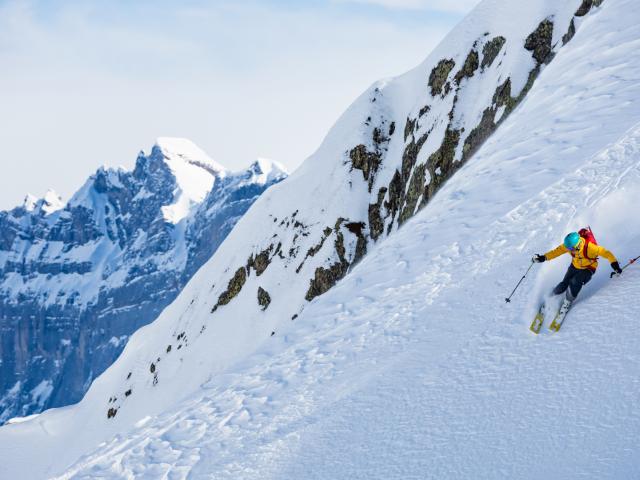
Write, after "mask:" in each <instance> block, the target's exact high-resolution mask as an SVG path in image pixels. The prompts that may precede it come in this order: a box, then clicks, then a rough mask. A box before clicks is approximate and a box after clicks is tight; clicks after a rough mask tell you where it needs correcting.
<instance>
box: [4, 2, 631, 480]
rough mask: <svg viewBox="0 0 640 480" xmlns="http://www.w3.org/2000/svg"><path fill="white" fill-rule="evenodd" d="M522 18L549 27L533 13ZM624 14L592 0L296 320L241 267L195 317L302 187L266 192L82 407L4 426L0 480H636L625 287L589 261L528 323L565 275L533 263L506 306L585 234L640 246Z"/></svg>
mask: <svg viewBox="0 0 640 480" xmlns="http://www.w3.org/2000/svg"><path fill="white" fill-rule="evenodd" d="M523 3H524V2H523ZM526 3H527V4H528V5H533V6H532V7H530V8H532V9H535V8H539V9H540V12H539V13H540V14H541V15H542V16H543V17H544V16H546V15H545V14H546V13H548V10H545V9H546V8H548V7H549V4H550V3H547V2H526ZM577 3H579V2H577ZM577 3H576V5H571V7H572V9H573V10H575V8H577V6H578V4H577ZM636 3H637V2H634V1H633V0H607V1H606V2H605V3H604V5H603V6H602V7H601V8H599V9H596V10H595V11H594V12H592V13H590V14H589V16H588V17H586V18H584V19H582V20H581V23H582V25H580V28H579V29H578V30H577V33H576V36H575V38H574V39H573V40H572V41H571V42H570V43H568V44H567V45H566V46H565V47H564V48H562V49H561V50H560V51H559V52H558V53H557V55H556V58H555V59H554V60H553V62H551V63H550V64H549V65H548V66H547V67H546V68H545V69H543V70H542V72H541V74H540V77H539V79H538V80H537V82H536V83H535V84H534V85H533V87H532V88H531V90H530V92H529V94H528V95H527V97H526V99H525V100H524V101H523V103H522V104H521V105H520V106H519V107H518V108H517V109H515V110H514V111H513V113H512V114H511V115H510V116H509V117H508V118H507V119H506V120H505V121H504V123H502V125H501V126H500V128H499V129H498V130H497V132H496V133H495V134H494V135H493V136H491V137H490V139H489V140H488V141H487V142H486V143H485V144H484V146H483V147H482V148H481V149H480V150H479V151H478V153H476V155H475V156H474V157H473V158H472V159H471V160H470V161H469V162H468V163H466V164H465V165H464V166H463V167H461V168H460V170H459V171H458V172H457V173H456V174H455V175H454V176H452V177H451V178H450V179H449V180H448V182H447V183H445V184H444V186H443V187H442V188H441V190H440V191H439V192H438V194H437V195H435V196H434V197H433V198H432V199H431V201H430V202H429V203H428V204H427V205H426V206H425V207H424V208H423V209H422V210H420V211H419V213H417V215H416V216H415V217H414V218H412V219H409V220H408V221H406V223H405V225H404V226H403V228H401V229H399V230H398V231H397V232H395V233H393V234H392V235H390V236H389V237H388V238H387V239H386V240H384V241H380V242H378V243H377V244H375V245H371V246H370V247H369V252H368V254H367V256H365V257H364V258H363V259H362V261H361V262H360V263H359V264H358V265H356V266H355V267H353V268H352V269H351V270H350V271H349V273H348V275H346V277H345V278H344V279H343V280H342V281H340V282H339V283H338V284H337V285H336V286H335V287H334V288H333V289H331V290H329V291H328V292H327V293H325V294H324V295H322V296H319V297H317V298H315V299H314V300H313V301H312V302H310V303H308V304H306V305H305V308H304V310H303V311H302V312H301V313H299V315H298V317H296V318H295V320H294V321H291V320H290V316H289V315H286V316H285V313H287V312H288V310H287V308H286V307H287V306H290V305H291V304H292V303H293V304H294V306H295V305H296V304H295V303H294V302H293V301H292V299H294V300H295V298H296V293H297V292H296V289H298V288H299V286H297V285H295V284H290V283H285V282H287V281H288V282H290V281H291V280H290V278H291V277H288V276H286V275H284V274H283V273H282V270H280V269H278V270H275V269H272V268H271V266H270V267H269V268H268V269H267V270H264V271H263V272H262V275H265V276H267V275H271V276H272V277H273V276H274V275H276V274H278V275H280V276H279V277H276V278H270V280H269V281H270V282H272V283H271V284H276V283H277V282H278V281H280V282H283V283H285V287H284V288H287V289H288V290H289V291H290V293H291V295H290V296H283V298H281V299H278V298H276V297H275V296H274V298H272V303H271V304H270V305H268V308H267V310H266V311H265V312H264V314H263V315H260V314H259V313H258V314H256V313H255V312H254V311H253V310H251V308H252V307H251V306H252V305H253V304H254V303H249V299H250V298H251V297H253V298H251V300H252V302H255V295H256V291H255V286H258V285H260V284H261V283H262V282H263V280H262V275H259V276H258V275H257V274H256V273H255V272H254V269H253V267H252V269H251V274H250V276H249V278H250V280H247V285H251V287H252V288H251V290H250V291H249V293H247V287H246V286H245V287H243V288H242V289H241V292H240V296H239V297H238V298H236V300H235V301H233V302H230V303H228V304H224V305H221V306H219V308H218V310H217V311H216V312H214V314H213V315H212V316H210V317H208V318H207V320H206V321H204V323H200V321H201V320H204V318H205V317H204V315H203V313H202V310H203V307H204V306H206V307H208V308H209V309H210V308H213V307H214V306H215V305H217V304H218V303H219V302H216V299H219V295H218V292H219V291H220V290H217V288H219V287H217V284H218V283H219V280H218V279H219V278H220V276H221V275H220V274H219V272H221V273H224V269H225V268H227V269H228V273H227V275H226V276H224V275H223V276H222V277H223V278H224V280H223V281H222V283H223V287H225V286H227V279H228V278H229V277H230V276H231V275H232V274H233V271H232V268H233V266H234V265H237V263H238V261H244V257H243V255H244V252H239V253H235V248H232V247H236V246H234V245H232V241H234V240H236V239H237V238H239V236H240V235H244V234H245V233H247V232H249V231H251V229H252V228H254V229H255V228H256V224H255V223H252V222H256V220H255V217H256V216H257V215H258V214H262V213H263V212H265V210H266V211H267V212H272V215H273V216H275V217H277V219H278V220H277V222H280V221H281V219H282V217H281V215H280V213H281V212H279V211H277V210H276V209H277V208H278V207H279V205H278V203H277V201H276V200H277V199H278V195H281V194H280V193H279V192H280V191H287V189H290V188H291V189H293V188H295V186H296V182H300V181H301V180H300V179H301V178H304V177H303V176H302V175H303V174H297V175H294V176H292V177H290V179H289V180H287V181H286V182H283V183H281V184H279V185H277V186H275V187H274V188H272V189H271V190H270V191H269V192H268V193H267V194H266V195H264V196H263V197H261V199H260V200H259V201H258V202H257V203H256V204H254V206H253V207H252V209H251V210H250V211H249V212H248V214H247V215H246V216H245V217H244V218H243V219H242V220H241V221H240V222H239V223H238V225H237V227H236V229H235V230H234V232H232V234H231V235H230V237H229V239H228V240H227V242H225V244H223V245H222V247H221V248H220V250H219V251H218V253H217V254H216V255H215V256H214V257H213V259H212V260H211V262H209V263H208V264H207V265H205V266H204V267H203V268H202V269H201V270H200V271H199V272H198V273H197V274H196V275H195V276H194V278H193V279H192V281H191V282H190V283H189V284H188V285H187V287H186V288H185V290H184V291H183V293H182V294H181V295H180V296H179V297H178V299H177V300H176V302H174V304H172V305H171V306H169V307H168V308H167V309H166V310H165V311H164V312H163V314H162V315H161V316H160V317H159V319H158V320H157V321H156V322H154V324H152V325H150V326H148V327H145V328H144V329H143V330H142V331H140V332H139V333H138V334H136V335H135V336H134V337H133V338H132V340H131V341H130V343H129V345H128V346H127V348H126V349H125V352H124V353H123V356H122V358H121V359H120V360H119V361H118V362H116V364H114V365H113V367H112V368H111V369H110V370H109V371H108V372H107V373H106V374H105V375H103V376H101V377H100V378H99V379H97V380H96V382H94V385H93V386H92V388H91V389H90V391H89V392H88V394H87V396H86V397H85V399H84V400H83V402H81V403H80V404H79V405H77V406H75V407H71V408H66V409H61V410H57V411H50V412H46V413H44V414H42V415H40V416H39V417H37V418H35V419H32V420H30V421H27V422H24V423H21V424H18V425H9V426H5V427H3V428H2V429H0V446H1V449H0V450H1V451H2V452H3V453H2V458H1V460H2V462H0V469H2V470H0V473H2V474H3V476H8V477H10V476H12V475H13V476H16V475H18V474H19V475H22V476H23V477H25V478H29V477H31V478H42V477H46V476H47V475H49V476H53V475H61V477H60V478H95V477H103V478H110V477H112V478H137V477H143V478H144V477H146V478H163V477H165V478H211V477H213V478H258V477H259V478H470V477H471V478H584V477H589V476H592V477H593V478H634V477H636V476H637V475H638V473H639V472H638V470H639V468H640V464H639V463H638V460H637V455H635V454H636V453H637V452H636V442H635V439H636V438H637V436H638V432H639V430H640V428H639V427H640V424H639V420H640V419H639V418H638V415H637V412H635V411H634V409H633V400H634V399H635V398H637V396H638V394H639V393H640V391H639V390H640V384H639V383H638V382H637V380H636V379H635V373H636V372H637V371H638V367H639V365H638V363H639V360H640V358H639V357H638V354H637V348H636V344H637V342H636V341H635V339H636V325H635V323H636V322H635V318H637V316H638V313H640V303H639V302H638V301H637V297H638V296H637V294H638V293H639V292H638V288H637V280H638V278H640V273H638V271H635V270H634V269H633V268H634V267H630V268H629V269H628V270H627V271H626V272H625V275H624V276H623V277H621V278H619V279H616V280H613V281H609V280H608V271H607V267H606V262H604V264H603V265H602V266H601V268H600V271H599V273H598V275H597V276H596V278H595V279H594V280H593V281H592V282H591V283H590V284H589V285H588V286H587V287H586V288H585V291H584V292H583V293H582V294H581V301H580V302H579V303H578V304H576V306H575V309H574V310H573V311H572V312H571V314H570V316H569V317H568V319H567V321H566V322H565V325H564V326H563V329H562V331H561V332H560V333H559V334H557V335H550V334H549V333H547V332H546V331H545V333H543V334H542V335H540V336H537V337H536V336H533V335H531V334H530V333H529V332H528V329H527V328H528V324H529V322H530V318H531V316H532V313H533V311H534V309H535V305H536V304H537V302H538V301H539V299H540V297H541V296H542V295H543V292H545V291H546V290H547V289H548V288H550V287H551V286H552V285H553V283H554V282H555V281H556V280H557V278H558V277H559V276H560V275H561V274H562V273H563V269H564V268H565V266H566V263H567V262H566V260H556V261H555V262H554V263H550V264H544V265H542V266H536V267H535V268H536V270H535V271H534V273H533V274H532V275H531V277H530V278H529V279H528V280H527V282H526V283H525V284H524V286H523V288H522V290H521V291H520V292H519V294H518V295H516V296H515V297H514V301H513V303H512V304H509V305H506V304H505V303H504V301H503V298H504V297H505V296H506V295H507V294H508V293H509V291H510V290H511V288H512V287H513V284H515V282H516V281H517V280H518V279H519V278H520V276H521V274H522V273H523V272H524V270H525V269H526V267H527V266H528V262H529V261H530V260H529V259H530V256H531V254H532V253H534V252H541V251H544V250H546V249H548V248H550V247H552V246H555V244H556V243H558V242H559V241H560V240H561V238H562V236H563V235H564V234H565V233H566V232H567V231H568V230H570V229H574V228H575V227H576V226H578V225H583V224H584V223H590V224H591V226H592V227H593V228H594V230H595V232H596V234H597V236H598V239H599V240H600V242H601V243H602V244H604V245H606V246H608V247H609V248H611V249H612V250H613V251H614V253H616V254H617V255H618V257H619V258H620V259H621V260H624V259H625V258H627V257H631V256H635V255H638V253H640V252H636V251H634V246H637V245H638V240H639V239H640V226H639V225H638V222H637V221H636V220H635V218H634V216H635V212H634V211H633V209H630V208H624V207H625V206H626V205H628V204H632V203H631V202H635V201H637V200H638V199H640V186H639V185H640V182H639V180H640V114H639V113H638V107H637V98H639V97H638V95H639V93H640V58H638V57H639V56H640V54H639V53H638V52H639V50H638V46H639V44H640V40H639V38H638V29H637V24H638V20H639V19H640V7H638V6H637V5H636ZM496 5H499V3H498V2H483V4H481V6H480V7H479V8H478V9H477V10H476V11H475V12H474V14H475V15H476V17H473V15H474V14H472V17H471V18H472V19H473V20H474V21H475V22H480V21H481V20H483V19H484V17H478V16H477V15H478V12H480V13H483V12H484V13H487V12H489V11H490V8H488V7H492V6H493V7H495V6H496ZM539 20H540V17H539V16H538V18H537V19H536V21H539ZM536 21H533V23H536ZM468 23H469V22H467V23H463V24H462V27H461V28H463V29H464V28H466V26H468ZM481 27H482V25H480V26H479V27H478V28H481ZM471 36H473V35H471ZM445 42H446V41H445ZM438 55H440V53H436V55H435V58H438ZM390 149H391V146H390ZM314 161H315V162H316V163H319V162H320V158H319V157H318V158H312V159H311V163H313V162H314ZM308 163H309V162H307V164H308ZM307 164H305V167H304V168H309V169H313V166H307ZM355 173H358V174H359V173H360V172H355ZM335 175H336V176H337V174H335ZM291 185H293V186H291ZM304 186H305V185H302V186H301V187H300V189H302V188H303V187H304ZM306 186H307V188H308V185H306ZM323 187H325V188H326V187H327V186H326V185H323ZM319 191H320V189H319V188H318V189H317V190H314V191H312V192H311V195H312V196H313V195H314V194H318V192H319ZM339 200H340V201H342V200H343V197H340V198H339ZM269 208H271V210H270V209H269ZM322 208H323V204H320V205H318V206H317V209H318V211H319V210H322ZM324 208H327V207H326V206H325V207H324ZM289 221H290V222H292V221H294V220H291V219H289ZM302 221H303V222H304V221H307V219H306V218H305V219H302ZM272 223H276V222H272ZM321 226H324V225H322V224H321ZM261 227H262V226H261ZM263 228H264V227H263ZM254 231H255V230H254ZM236 248H237V247H236ZM635 248H637V247H635ZM321 249H322V247H321ZM321 249H320V250H319V251H322V250H321ZM258 252H259V249H258V250H256V252H255V253H258ZM234 253H235V255H236V256H241V257H240V258H235V259H234V258H233V257H234ZM219 258H223V259H224V263H223V262H221V261H220V260H217V259H219ZM314 258H315V257H314ZM234 260H235V261H234ZM218 262H219V263H222V265H220V264H218ZM295 266H296V265H294V266H293V267H294V268H295ZM274 272H275V273H274ZM256 277H259V279H258V278H256ZM249 281H251V282H254V283H249ZM212 282H215V283H214V285H213V286H212V285H211V284H212ZM305 287H306V285H305ZM243 295H244V296H245V297H246V298H245V297H243ZM278 302H280V303H278ZM273 307H276V308H275V309H274V308H273ZM274 311H275V312H276V313H277V316H279V317H284V318H283V319H282V318H280V319H279V321H276V320H275V319H274V316H276V314H273V312H274ZM586 312H593V313H590V314H587V313H586ZM216 313H219V315H215V314H216ZM203 326H204V330H202V327H203ZM274 327H275V328H274ZM271 331H275V335H274V336H273V337H271V336H270V332H271ZM182 332H188V334H187V335H186V338H185V335H184V334H183V333H182ZM198 332H200V333H201V335H198ZM212 332H213V333H212ZM256 337H258V339H257V340H256ZM260 338H263V339H262V340H260ZM169 345H171V346H172V349H171V350H170V349H169V348H168V347H169ZM178 346H179V347H180V350H179V351H178V350H177V348H178ZM160 347H162V349H160ZM165 349H166V350H165ZM156 352H157V353H156ZM156 355H157V358H159V359H160V360H159V361H158V360H157V359H156ZM172 355H173V356H172ZM176 359H177V360H176ZM129 372H132V378H131V379H130V380H131V381H130V383H126V377H127V376H128V374H129ZM139 378H141V380H139ZM128 386H130V387H128ZM126 388H131V389H132V390H133V391H132V392H131V393H130V394H129V395H127V394H126V392H127V391H128V390H126ZM114 396H117V397H118V399H117V400H113V397H114ZM123 396H124V399H122V397H123ZM110 406H111V407H110ZM603 406H607V407H609V406H610V407H611V408H603ZM105 408H114V409H116V408H117V412H116V416H115V417H113V418H111V419H107V418H105V417H106V415H104V413H105V412H104V409H105ZM79 425H82V426H83V427H84V428H78V426H79ZM101 442H102V443H101ZM45 451H46V452H47V456H46V458H45V456H44V455H41V452H45ZM80 456H81V458H80V459H78V458H79V457H80ZM70 464H73V465H72V466H71V467H70V468H69V465H70ZM65 470H66V473H63V471H65Z"/></svg>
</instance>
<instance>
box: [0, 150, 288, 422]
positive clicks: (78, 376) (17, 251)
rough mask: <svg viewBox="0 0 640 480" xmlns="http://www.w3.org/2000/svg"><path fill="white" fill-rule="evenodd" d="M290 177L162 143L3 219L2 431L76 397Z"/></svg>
mask: <svg viewBox="0 0 640 480" xmlns="http://www.w3.org/2000/svg"><path fill="white" fill-rule="evenodd" d="M285 177H286V173H285V172H284V170H283V169H282V168H280V167H279V166H278V165H277V164H275V163H274V162H270V161H268V160H262V159H261V160H258V161H257V162H255V163H254V164H252V165H251V166H250V167H249V168H248V169H247V170H246V171H242V172H238V173H231V172H228V171H227V170H226V169H225V168H224V167H222V166H221V165H218V164H217V163H215V162H214V161H213V160H211V159H210V158H209V157H208V156H207V155H206V154H205V153H204V152H202V151H201V150H200V149H198V148H197V147H196V146H195V145H194V144H192V143H191V142H189V141H188V140H183V139H171V138H163V139H159V140H158V142H157V144H156V145H155V146H154V147H153V149H152V150H151V153H150V154H149V155H144V154H143V153H141V154H140V155H139V156H138V159H137V161H136V165H135V168H134V170H133V171H125V170H122V169H118V170H113V169H104V168H101V169H99V170H98V171H97V172H96V173H95V175H93V176H92V177H90V178H89V180H88V181H87V182H86V183H85V185H84V186H83V187H82V188H81V189H80V190H79V191H78V192H77V193H76V194H75V195H74V196H73V198H72V199H71V200H70V201H69V202H68V203H67V204H66V205H64V204H63V203H62V201H61V200H60V198H59V197H58V196H57V195H56V194H55V193H54V192H52V191H49V192H47V195H45V197H44V198H42V199H39V200H38V199H36V198H34V197H32V196H28V197H27V198H26V199H25V202H24V204H23V205H22V206H21V207H18V208H15V209H13V210H11V211H4V212H0V328H1V331H0V333H1V335H0V359H1V360H0V422H4V421H6V420H7V419H9V418H11V417H13V416H16V415H18V416H22V415H28V414H32V413H37V412H40V411H42V410H43V409H46V408H50V407H56V406H62V405H68V404H70V403H74V402H77V401H78V400H80V399H81V398H82V395H83V394H84V393H85V391H86V390H87V388H88V387H89V385H90V384H91V382H92V381H93V379H94V378H95V377H96V376H97V375H99V374H100V373H102V372H103V371H104V370H105V369H106V368H107V367H108V366H109V365H110V364H111V363H112V362H113V361H114V360H115V359H116V358H117V357H118V355H119V354H120V352H121V351H122V349H123V347H124V345H125V344H126V343H127V339H128V338H129V335H131V334H132V333H133V332H135V331H136V330H137V329H138V328H140V327H141V326H143V325H146V324H147V323H149V322H150V321H152V320H153V319H154V318H155V317H157V316H158V314H159V313H160V312H161V311H162V309H164V307H165V306H167V305H168V304H169V303H170V302H171V301H172V300H173V299H174V298H175V296H176V295H177V294H178V292H179V291H180V290H181V289H182V287H183V286H184V284H185V283H186V282H187V281H188V280H189V278H190V277H191V276H192V275H193V273H194V272H195V271H196V270H197V269H198V268H199V267H200V266H201V265H202V264H203V263H204V262H205V261H206V260H208V259H209V257H210V256H211V255H212V254H213V252H215V251H216V249H217V248H218V246H219V245H220V244H221V242H222V241H223V240H224V239H225V237H226V236H227V235H228V233H229V232H230V231H231V229H232V228H233V226H234V225H235V223H236V222H237V221H238V219H239V218H240V217H241V216H242V215H243V214H244V212H245V211H246V210H247V209H248V208H249V207H250V206H251V204H252V203H253V202H254V201H255V200H256V199H257V198H258V196H259V195H260V194H261V193H262V192H263V191H264V190H265V189H267V188H268V187H269V186H271V185H273V184H274V183H277V182H279V181H281V180H282V179H283V178H285Z"/></svg>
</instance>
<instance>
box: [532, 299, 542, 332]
mask: <svg viewBox="0 0 640 480" xmlns="http://www.w3.org/2000/svg"><path fill="white" fill-rule="evenodd" d="M543 323H544V303H543V304H542V305H540V309H539V310H538V313H536V316H535V318H534V319H533V322H531V326H530V327H529V330H531V331H532V332H533V333H535V334H536V335H537V334H538V333H540V329H541V328H542V324H543Z"/></svg>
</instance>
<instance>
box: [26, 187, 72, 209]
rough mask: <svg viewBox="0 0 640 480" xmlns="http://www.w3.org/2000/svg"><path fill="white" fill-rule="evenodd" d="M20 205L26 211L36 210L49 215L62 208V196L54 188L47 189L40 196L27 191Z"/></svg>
mask: <svg viewBox="0 0 640 480" xmlns="http://www.w3.org/2000/svg"><path fill="white" fill-rule="evenodd" d="M21 207H22V208H23V209H24V210H25V211H27V212H37V213H41V214H43V215H50V214H52V213H53V212H57V211H58V210H62V209H63V208H64V202H63V201H62V197H61V196H60V195H58V193H56V191H55V190H53V189H51V188H50V189H49V190H47V192H46V193H45V194H44V196H43V197H42V198H38V197H36V196H35V195H32V194H30V193H27V195H26V196H25V197H24V200H23V201H22V205H21Z"/></svg>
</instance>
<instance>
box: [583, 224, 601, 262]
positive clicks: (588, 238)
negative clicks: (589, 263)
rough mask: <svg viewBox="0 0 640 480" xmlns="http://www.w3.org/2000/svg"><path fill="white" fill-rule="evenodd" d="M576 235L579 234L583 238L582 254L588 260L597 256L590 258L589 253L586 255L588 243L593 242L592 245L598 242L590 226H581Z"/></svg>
mask: <svg viewBox="0 0 640 480" xmlns="http://www.w3.org/2000/svg"><path fill="white" fill-rule="evenodd" d="M578 235H580V237H581V238H584V247H582V255H583V256H584V258H586V259H588V260H596V258H597V257H596V258H591V257H590V256H589V255H587V251H588V248H589V244H590V243H593V244H594V245H598V242H597V240H596V237H595V236H594V235H593V231H592V230H591V227H586V228H581V229H580V230H578Z"/></svg>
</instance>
